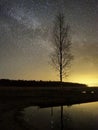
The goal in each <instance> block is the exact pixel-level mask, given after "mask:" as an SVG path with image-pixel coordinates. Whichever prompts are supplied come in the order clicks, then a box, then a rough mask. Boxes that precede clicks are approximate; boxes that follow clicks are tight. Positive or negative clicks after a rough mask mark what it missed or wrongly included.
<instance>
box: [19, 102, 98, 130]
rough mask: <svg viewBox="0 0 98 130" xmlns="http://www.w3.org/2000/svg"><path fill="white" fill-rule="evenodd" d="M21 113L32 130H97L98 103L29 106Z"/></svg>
mask: <svg viewBox="0 0 98 130" xmlns="http://www.w3.org/2000/svg"><path fill="white" fill-rule="evenodd" d="M22 113H23V117H22V118H23V119H24V120H25V123H26V124H27V125H28V127H29V128H30V129H32V130H51V129H53V130H98V102H94V103H85V104H80V105H73V106H63V107H61V106H59V107H53V108H51V107H50V108H40V107H37V106H36V107H34V106H31V107H27V108H25V109H24V111H23V112H22Z"/></svg>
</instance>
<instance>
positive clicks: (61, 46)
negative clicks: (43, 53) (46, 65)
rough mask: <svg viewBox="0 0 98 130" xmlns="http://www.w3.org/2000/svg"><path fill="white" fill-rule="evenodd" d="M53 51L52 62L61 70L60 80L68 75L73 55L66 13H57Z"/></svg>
mask: <svg viewBox="0 0 98 130" xmlns="http://www.w3.org/2000/svg"><path fill="white" fill-rule="evenodd" d="M52 35H53V41H52V43H53V44H52V45H53V46H52V47H53V52H52V53H51V56H50V58H51V63H52V65H53V67H54V68H55V69H56V70H57V71H58V72H59V76H60V81H61V82H62V78H63V76H67V71H68V68H69V66H70V61H71V60H72V58H73V56H72V54H71V52H70V48H71V38H70V27H69V25H65V19H64V14H63V13H59V14H57V16H56V18H55V21H54V27H53V34H52Z"/></svg>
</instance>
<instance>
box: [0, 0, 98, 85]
mask: <svg viewBox="0 0 98 130" xmlns="http://www.w3.org/2000/svg"><path fill="white" fill-rule="evenodd" d="M59 11H63V12H64V14H65V20H66V23H69V24H70V26H71V37H72V54H73V55H74V60H73V61H72V67H71V70H70V73H69V77H68V78H67V79H64V81H71V82H80V83H86V84H88V85H98V72H97V71H98V0H0V78H9V79H26V80H59V77H58V75H57V73H56V72H55V71H54V69H53V68H52V67H51V66H50V64H49V55H50V53H51V51H52V42H51V41H52V40H51V36H52V35H51V32H52V26H53V21H54V18H55V15H56V14H57V12H59Z"/></svg>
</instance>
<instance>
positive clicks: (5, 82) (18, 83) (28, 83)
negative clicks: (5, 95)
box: [0, 79, 87, 87]
mask: <svg viewBox="0 0 98 130" xmlns="http://www.w3.org/2000/svg"><path fill="white" fill-rule="evenodd" d="M0 86H1V87H3V86H5V87H11V86H13V87H14V86H15V87H61V86H62V87H87V85H85V84H79V83H71V82H59V81H35V80H9V79H0Z"/></svg>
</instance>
